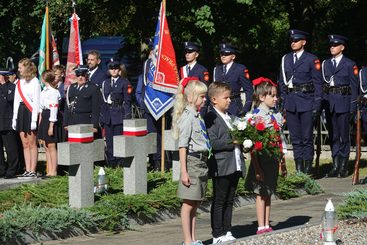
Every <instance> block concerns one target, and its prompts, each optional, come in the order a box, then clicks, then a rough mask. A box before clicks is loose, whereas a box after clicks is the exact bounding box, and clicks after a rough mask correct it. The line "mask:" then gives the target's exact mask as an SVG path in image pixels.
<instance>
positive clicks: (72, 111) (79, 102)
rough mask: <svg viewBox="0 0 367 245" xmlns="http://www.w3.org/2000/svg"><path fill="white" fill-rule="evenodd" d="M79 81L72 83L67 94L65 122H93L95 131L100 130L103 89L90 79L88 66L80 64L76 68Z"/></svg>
mask: <svg viewBox="0 0 367 245" xmlns="http://www.w3.org/2000/svg"><path fill="white" fill-rule="evenodd" d="M75 75H76V76H77V82H76V83H74V84H71V85H70V86H69V88H68V90H67V92H66V96H65V100H66V103H65V109H64V122H63V126H64V128H65V129H66V130H67V127H68V126H69V125H75V124H93V131H94V132H95V133H97V132H98V127H99V113H100V107H101V91H100V89H99V88H98V86H97V85H96V84H94V83H92V82H89V81H88V68H87V67H86V66H78V67H76V69H75Z"/></svg>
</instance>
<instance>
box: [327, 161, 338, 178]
mask: <svg viewBox="0 0 367 245" xmlns="http://www.w3.org/2000/svg"><path fill="white" fill-rule="evenodd" d="M339 162H340V161H339V156H336V157H333V167H332V169H331V170H330V172H329V173H327V174H326V176H325V177H327V178H330V177H336V176H337V175H338V170H339Z"/></svg>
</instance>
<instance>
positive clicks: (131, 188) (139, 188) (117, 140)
mask: <svg viewBox="0 0 367 245" xmlns="http://www.w3.org/2000/svg"><path fill="white" fill-rule="evenodd" d="M146 127H147V121H146V119H131V120H124V135H121V136H114V137H113V154H114V156H115V157H123V158H124V161H123V170H124V171H123V172H124V194H147V192H148V187H147V186H148V178H147V161H146V160H147V156H148V155H149V154H153V153H156V152H157V133H150V134H146V133H147V132H146Z"/></svg>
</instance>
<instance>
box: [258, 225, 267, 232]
mask: <svg viewBox="0 0 367 245" xmlns="http://www.w3.org/2000/svg"><path fill="white" fill-rule="evenodd" d="M263 229H265V226H259V227H257V230H258V231H260V230H263Z"/></svg>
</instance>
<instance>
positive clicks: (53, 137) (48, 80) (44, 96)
mask: <svg viewBox="0 0 367 245" xmlns="http://www.w3.org/2000/svg"><path fill="white" fill-rule="evenodd" d="M54 80H55V74H54V72H53V71H52V70H46V71H44V72H43V73H42V82H43V83H44V84H45V88H44V89H43V91H42V93H41V98H40V113H41V116H40V124H39V130H38V139H39V140H40V142H41V144H43V146H44V147H45V150H46V161H47V175H46V176H49V177H50V176H56V175H57V150H56V144H57V142H58V141H59V135H58V130H57V123H59V122H58V120H57V111H58V108H59V101H60V99H61V96H60V93H59V91H58V90H57V89H56V88H55V87H54V85H53V82H54Z"/></svg>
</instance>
